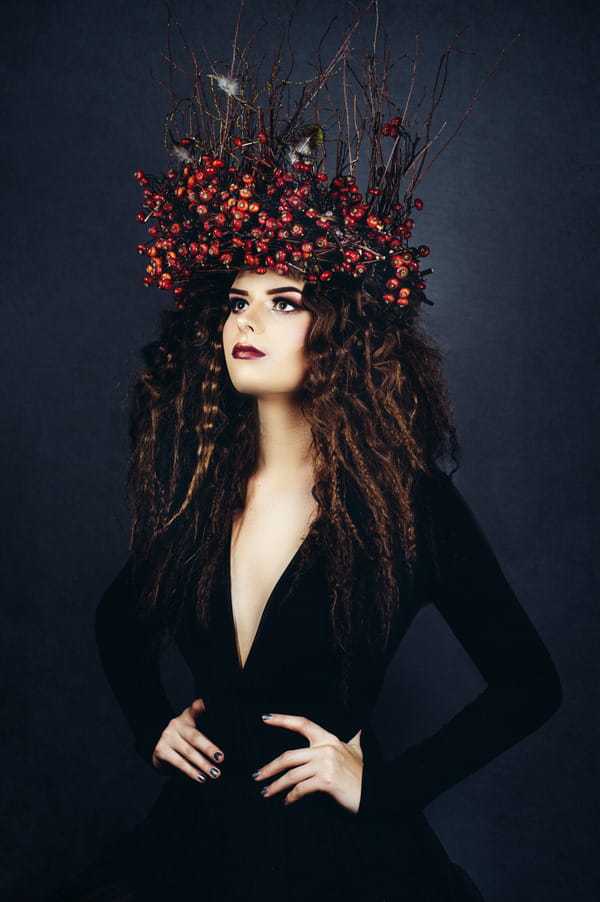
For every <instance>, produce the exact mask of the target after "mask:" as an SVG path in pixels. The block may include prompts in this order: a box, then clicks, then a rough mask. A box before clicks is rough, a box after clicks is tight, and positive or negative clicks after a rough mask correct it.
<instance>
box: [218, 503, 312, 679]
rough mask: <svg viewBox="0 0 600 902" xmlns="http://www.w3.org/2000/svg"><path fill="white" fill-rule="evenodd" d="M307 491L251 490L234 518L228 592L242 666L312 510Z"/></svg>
mask: <svg viewBox="0 0 600 902" xmlns="http://www.w3.org/2000/svg"><path fill="white" fill-rule="evenodd" d="M316 513H317V511H316V502H315V500H314V498H313V497H312V495H311V494H310V492H309V491H302V490H297V489H294V488H292V489H290V490H288V491H279V492H277V491H269V490H268V489H264V490H262V491H259V490H257V491H254V492H253V494H252V496H251V498H250V500H249V502H248V504H247V505H246V508H245V510H244V512H243V513H242V514H241V515H240V516H239V517H238V518H237V519H236V521H235V522H234V524H233V529H232V533H231V542H230V547H229V570H230V573H229V575H230V585H229V595H230V602H231V611H232V616H233V626H234V632H235V636H236V641H237V649H238V654H239V659H240V664H241V666H242V667H243V666H244V665H245V662H246V659H247V657H248V654H249V651H250V649H251V647H252V644H253V640H254V637H255V635H256V633H257V631H258V628H259V625H260V623H261V620H262V617H263V615H264V612H265V608H266V606H267V604H268V603H269V599H270V597H271V595H272V594H273V592H274V590H275V588H276V586H277V584H278V583H279V581H280V580H281V578H282V576H283V574H284V573H285V571H286V569H287V568H288V567H289V565H290V564H291V562H292V561H293V560H294V558H295V556H296V555H297V554H298V552H299V550H300V548H301V546H302V544H303V542H304V540H305V538H306V536H307V534H308V532H309V530H310V524H311V522H312V520H313V519H314V518H315V516H316Z"/></svg>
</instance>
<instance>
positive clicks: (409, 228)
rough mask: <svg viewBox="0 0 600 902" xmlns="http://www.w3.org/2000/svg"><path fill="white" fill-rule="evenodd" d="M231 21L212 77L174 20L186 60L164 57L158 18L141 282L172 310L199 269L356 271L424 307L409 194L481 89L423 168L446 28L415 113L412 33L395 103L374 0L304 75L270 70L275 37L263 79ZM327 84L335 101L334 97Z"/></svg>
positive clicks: (403, 302)
mask: <svg viewBox="0 0 600 902" xmlns="http://www.w3.org/2000/svg"><path fill="white" fill-rule="evenodd" d="M371 10H375V12H376V23H375V37H374V39H373V40H372V42H371V43H370V44H369V47H370V50H369V51H368V52H366V53H365V54H364V56H363V59H362V74H361V75H360V76H358V75H357V74H356V72H355V68H354V66H353V62H352V60H351V56H352V51H351V47H350V41H351V39H352V37H353V35H354V34H355V32H356V30H357V29H358V27H359V25H360V24H361V23H362V21H363V19H364V18H365V16H366V14H367V13H368V12H369V11H371ZM239 27H240V21H239V19H238V23H237V26H236V32H235V38H234V42H233V55H232V60H231V63H230V65H229V67H228V70H227V71H226V73H223V72H222V71H220V68H221V67H219V66H218V64H217V63H215V62H214V61H213V60H210V59H208V60H207V62H206V64H205V65H204V66H202V67H201V66H200V65H199V64H198V61H197V58H196V55H195V54H194V52H193V51H192V50H191V49H190V48H189V45H188V44H187V41H186V40H185V38H184V37H183V35H182V33H181V30H180V29H179V34H180V36H181V41H182V45H183V48H184V53H185V58H186V61H187V68H186V66H185V65H182V64H180V63H178V62H177V61H175V58H174V54H173V47H172V42H171V31H172V29H171V22H170V23H169V54H168V57H167V59H168V63H169V67H170V77H169V82H168V85H169V92H170V96H171V100H172V105H173V110H172V112H171V113H170V114H169V116H168V117H167V123H166V135H165V138H166V140H165V143H166V145H167V147H168V150H169V152H170V154H171V155H172V156H173V158H174V162H173V165H172V167H171V168H170V169H169V171H168V172H167V173H166V175H163V176H159V177H157V176H153V175H150V174H147V173H145V172H143V171H138V172H136V173H135V177H136V179H137V180H138V182H139V183H140V185H141V186H142V188H143V202H142V207H143V208H142V209H141V210H140V212H139V213H138V220H139V221H140V222H141V223H145V224H146V225H148V232H149V240H148V241H147V242H146V243H143V244H139V245H138V251H139V252H140V254H143V255H145V256H146V257H147V258H148V260H147V265H146V275H145V276H144V283H145V284H146V285H148V286H151V285H157V286H158V287H159V288H162V289H165V290H172V291H173V293H174V295H175V298H176V303H177V306H178V307H179V308H183V307H184V306H185V298H186V291H185V288H186V284H187V282H188V280H189V279H190V278H191V277H192V276H193V275H194V274H195V273H197V272H206V273H218V272H224V273H225V272H235V271H237V270H239V269H251V270H254V271H256V272H259V273H261V272H265V271H266V270H267V269H269V268H271V269H274V270H275V271H276V272H277V273H279V274H281V275H286V274H288V273H289V274H292V275H296V276H298V277H302V278H305V279H306V280H307V281H309V282H319V281H321V282H326V281H329V280H330V279H332V278H334V277H335V275H336V274H345V275H347V276H350V277H354V278H356V279H357V280H360V281H361V284H364V286H365V287H366V288H367V289H368V290H369V291H370V292H371V293H372V294H374V295H376V296H377V298H378V299H380V300H381V302H382V303H383V304H385V305H387V306H388V307H389V308H390V309H395V310H406V309H407V308H410V307H415V306H417V305H420V304H422V303H427V304H431V303H432V302H431V301H430V300H428V299H427V297H426V295H425V288H426V283H425V278H426V277H427V275H429V273H431V272H432V270H431V269H430V268H423V266H422V261H423V259H424V258H426V257H428V255H429V248H428V247H427V245H425V244H420V245H417V244H414V243H413V241H412V234H413V229H414V219H413V216H414V214H415V212H418V211H420V210H421V209H422V208H423V202H422V201H421V200H420V199H419V198H417V197H415V196H414V193H415V190H416V188H417V186H418V184H419V183H420V182H421V180H422V178H423V176H424V175H425V173H426V171H427V170H428V169H429V167H430V166H431V163H432V162H433V161H434V160H435V159H436V158H437V156H439V153H441V151H442V150H443V149H444V148H445V147H446V146H447V145H448V143H449V142H450V140H452V138H453V137H454V135H455V134H456V132H457V131H458V129H459V128H460V127H461V125H462V123H463V122H464V120H465V118H466V116H467V115H468V113H469V112H470V110H471V107H472V106H473V101H474V100H475V99H477V97H478V95H479V92H480V90H481V87H482V85H481V86H480V87H479V88H478V90H477V92H476V94H475V96H474V98H473V100H472V101H471V104H470V106H469V108H468V109H467V111H466V112H465V114H464V115H463V117H462V119H461V120H460V122H459V123H458V126H457V127H456V128H455V130H454V131H453V133H452V134H451V136H450V138H449V139H448V140H447V141H446V142H445V144H444V145H443V146H442V148H441V149H440V150H438V151H437V153H436V154H435V156H434V158H433V160H431V161H430V162H429V164H428V165H427V166H425V161H426V158H427V154H428V152H429V150H430V148H431V146H432V145H433V143H434V142H435V141H436V139H437V138H438V137H439V135H440V133H441V131H442V129H443V128H444V126H445V125H446V123H445V122H444V123H442V125H441V127H440V128H438V130H437V131H434V128H433V122H434V118H435V113H436V112H437V110H438V107H439V105H440V103H441V100H442V96H443V92H444V87H445V83H446V75H447V67H448V60H449V58H450V55H451V54H452V52H453V51H455V49H456V42H457V40H458V37H457V38H456V39H455V41H454V42H453V43H452V44H451V45H450V47H448V49H447V50H446V51H445V52H444V53H443V54H442V57H441V59H440V62H439V66H438V70H437V74H436V77H435V80H434V83H433V87H432V89H431V91H425V92H424V94H423V96H422V97H421V100H420V101H419V102H418V103H417V104H416V111H414V112H413V110H412V100H413V97H414V96H415V93H416V92H415V84H416V64H417V58H418V54H419V45H418V38H417V40H416V45H415V52H414V56H413V57H412V58H411V57H405V58H403V59H404V61H405V62H407V63H408V77H407V79H406V82H405V85H404V89H405V90H404V99H403V101H402V102H399V101H394V100H393V99H392V93H391V91H390V88H389V84H388V81H389V74H390V72H391V69H392V65H393V63H392V61H390V59H389V57H388V54H387V51H386V50H385V47H384V48H383V49H380V47H379V43H378V42H379V41H380V40H381V34H382V29H381V27H380V21H379V13H378V9H377V3H376V2H374V0H372V2H371V3H369V4H368V6H367V8H366V9H365V10H364V11H363V12H362V13H360V14H359V15H358V16H357V17H356V19H355V21H354V22H353V23H352V24H351V26H350V27H349V28H348V29H347V30H346V32H345V33H344V35H343V37H342V40H341V43H340V44H339V46H338V48H337V50H336V51H335V52H334V53H333V56H332V58H331V60H330V62H329V63H328V64H327V65H324V64H323V63H322V62H321V50H320V49H319V54H318V57H319V60H318V63H317V66H316V74H315V75H314V77H313V78H311V79H310V80H309V81H307V82H292V81H291V80H290V73H288V74H287V75H285V76H284V75H282V72H281V66H282V57H283V53H282V47H283V44H284V41H282V45H281V46H280V47H279V49H278V51H277V53H276V55H275V60H274V62H273V64H272V66H271V69H270V71H269V72H268V74H267V76H266V78H264V77H263V78H261V75H260V66H256V65H254V64H253V62H252V60H251V56H250V44H247V45H245V47H244V48H240V46H239V43H238V34H239ZM287 39H288V43H289V35H288V36H287ZM504 52H505V51H502V54H501V56H502V55H503V54H504ZM501 56H500V57H499V58H498V60H497V61H496V64H495V66H494V67H493V69H492V70H491V71H490V72H489V73H488V75H487V76H486V79H485V81H487V79H488V78H489V77H490V75H491V74H492V73H493V71H494V70H495V68H496V66H497V65H498V62H499V61H500V59H501ZM190 64H191V65H190ZM182 71H185V72H186V73H187V75H188V76H189V75H191V77H192V80H193V91H192V94H191V96H188V99H186V100H185V101H181V100H178V99H177V98H176V96H175V93H174V89H173V86H172V85H173V78H172V76H173V73H179V74H180V73H181V72H182ZM485 81H484V83H485ZM336 86H337V89H338V95H339V97H340V98H341V100H340V102H339V104H336V103H335V102H332V97H333V95H334V93H335V89H336ZM424 98H427V103H426V104H425V110H424V102H425V101H424ZM284 111H285V113H284ZM419 118H421V119H423V122H422V124H421V123H420V122H419ZM330 135H333V137H330ZM365 145H367V146H368V149H367V151H366V152H364V150H365ZM331 147H333V148H334V150H335V164H334V173H333V176H332V177H331V178H330V176H329V175H328V173H327V170H328V163H329V166H330V168H331V160H328V156H329V157H331V156H332V153H331ZM361 156H362V158H363V159H364V158H365V156H366V157H367V159H368V176H367V179H366V185H367V187H366V190H365V191H364V192H361V190H360V188H359V186H358V184H357V178H356V174H355V173H356V170H357V166H358V162H359V158H361Z"/></svg>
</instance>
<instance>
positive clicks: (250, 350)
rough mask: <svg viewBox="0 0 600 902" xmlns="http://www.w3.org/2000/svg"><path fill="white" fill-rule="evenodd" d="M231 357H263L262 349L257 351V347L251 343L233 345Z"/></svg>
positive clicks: (245, 358)
mask: <svg viewBox="0 0 600 902" xmlns="http://www.w3.org/2000/svg"><path fill="white" fill-rule="evenodd" d="M231 353H232V357H241V358H242V359H244V360H247V359H249V358H250V357H264V356H265V353H264V351H259V350H258V348H255V347H254V346H253V345H241V344H237V345H234V348H233V351H232V352H231Z"/></svg>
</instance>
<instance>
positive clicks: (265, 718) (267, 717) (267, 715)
mask: <svg viewBox="0 0 600 902" xmlns="http://www.w3.org/2000/svg"><path fill="white" fill-rule="evenodd" d="M261 717H262V719H263V720H268V719H269V717H273V715H272V714H262V715H261Z"/></svg>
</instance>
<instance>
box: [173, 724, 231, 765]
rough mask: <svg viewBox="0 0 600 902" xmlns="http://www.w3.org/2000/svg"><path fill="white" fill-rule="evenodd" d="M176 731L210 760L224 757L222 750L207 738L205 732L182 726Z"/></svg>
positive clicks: (221, 759) (220, 759)
mask: <svg viewBox="0 0 600 902" xmlns="http://www.w3.org/2000/svg"><path fill="white" fill-rule="evenodd" d="M178 732H179V735H180V736H181V737H183V739H185V741H186V742H188V743H189V744H190V745H191V746H193V747H194V748H195V749H198V750H199V751H201V752H202V753H203V754H204V755H206V757H207V758H210V759H211V760H212V761H219V762H220V761H223V758H224V757H225V756H224V755H223V752H222V751H221V749H220V748H219V746H218V745H215V743H214V742H212V740H211V739H209V737H208V736H207V735H206V733H202V732H201V731H200V730H196V729H195V728H194V727H182V728H180V729H179V731H178Z"/></svg>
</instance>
